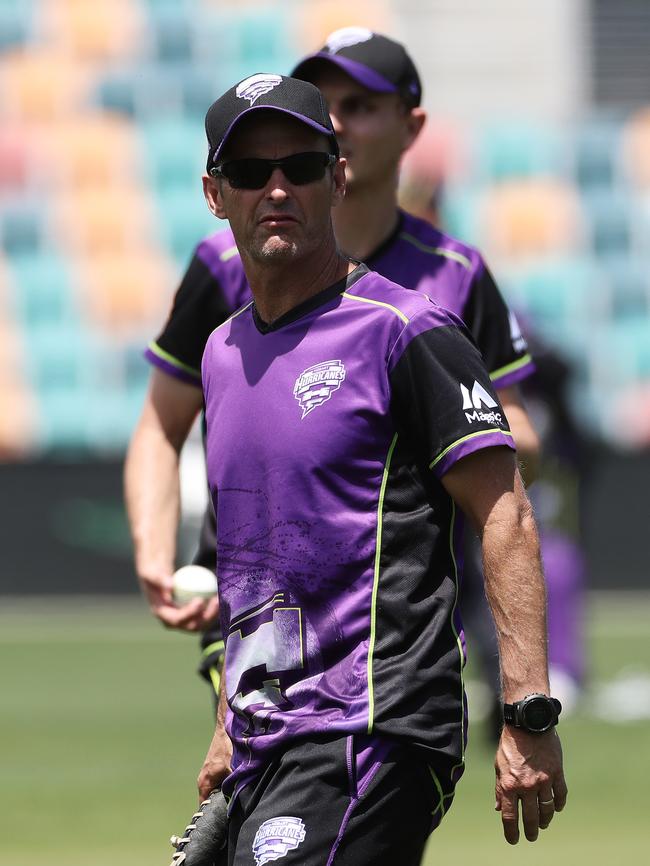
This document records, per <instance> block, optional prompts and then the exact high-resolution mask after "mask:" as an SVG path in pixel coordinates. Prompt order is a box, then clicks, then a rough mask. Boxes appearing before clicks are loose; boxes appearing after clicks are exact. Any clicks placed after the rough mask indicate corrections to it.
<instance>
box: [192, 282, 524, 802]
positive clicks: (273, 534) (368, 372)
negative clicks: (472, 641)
mask: <svg viewBox="0 0 650 866" xmlns="http://www.w3.org/2000/svg"><path fill="white" fill-rule="evenodd" d="M355 279H356V281H354V280H355ZM421 319H422V320H424V319H426V320H428V323H429V328H436V327H438V326H439V325H447V326H450V327H451V326H453V321H454V320H453V318H452V317H451V316H450V314H448V313H447V312H445V311H444V310H442V309H441V308H438V307H437V306H436V305H435V304H433V303H432V302H431V301H430V300H429V298H427V297H425V296H423V295H422V294H420V293H418V292H412V291H406V290H404V289H403V288H402V287H400V286H397V285H395V284H393V283H391V282H390V281H388V280H386V279H384V278H383V277H381V276H380V275H379V274H376V273H372V272H365V274H364V271H363V270H361V269H360V270H359V275H358V276H357V277H356V278H353V280H352V281H351V284H350V285H349V286H348V288H347V289H346V291H345V292H342V294H334V295H329V296H327V299H324V300H323V302H322V304H321V306H318V307H316V308H314V309H311V310H310V311H309V312H306V313H305V314H304V315H302V316H301V317H298V318H296V319H295V320H293V321H291V320H289V321H287V322H285V323H284V324H283V325H282V326H281V327H279V328H277V329H275V330H270V331H268V332H265V333H261V332H260V331H259V330H258V329H257V327H256V325H255V321H254V318H253V315H252V312H251V311H250V310H244V311H243V312H242V313H241V315H239V316H235V317H233V318H232V319H230V321H229V322H228V323H226V324H225V325H224V326H222V327H220V328H218V329H217V330H215V331H214V332H213V333H212V335H211V337H210V339H209V340H208V344H207V347H206V350H205V353H204V356H203V364H202V373H203V385H204V394H205V402H206V421H207V441H206V453H207V466H208V482H209V486H210V491H211V495H212V500H213V503H214V507H215V512H216V516H217V573H218V580H219V596H220V602H221V616H222V625H223V633H224V636H225V639H226V664H225V687H226V694H227V697H228V702H229V707H230V709H229V712H228V717H227V729H228V733H229V734H230V736H231V739H232V740H233V743H234V745H235V754H234V757H233V773H232V775H231V776H230V777H229V778H228V780H227V781H226V783H225V788H224V790H226V793H227V794H228V795H230V793H231V792H233V791H234V792H236V791H237V790H239V789H241V787H242V786H243V785H244V784H246V783H247V782H248V781H249V780H251V779H253V778H254V777H255V776H256V775H257V773H259V769H260V767H261V766H263V765H264V764H265V763H266V762H267V761H268V760H269V759H270V756H271V755H272V754H273V753H274V752H275V751H276V750H277V749H278V748H281V747H282V745H283V744H284V743H286V742H289V741H291V740H300V739H305V738H309V737H313V736H314V735H317V734H322V733H325V732H326V733H327V734H328V735H340V736H348V735H350V734H354V735H360V734H365V733H366V732H367V731H368V730H369V728H371V727H372V725H373V723H374V720H375V716H374V715H373V713H372V712H371V703H372V700H373V698H372V694H373V692H372V687H371V685H370V680H369V675H368V665H369V656H370V646H371V640H372V638H371V634H372V630H371V622H372V621H373V616H374V614H373V610H374V604H375V602H374V600H373V599H374V595H373V592H374V587H375V579H376V577H375V562H376V557H377V543H378V505H379V502H380V496H381V491H382V483H383V479H384V473H385V471H386V467H387V464H388V455H389V452H390V451H391V446H392V443H393V442H394V441H395V440H394V436H395V429H396V428H395V422H394V419H393V416H392V414H391V388H390V384H389V378H388V373H387V366H388V358H389V355H390V352H391V349H393V347H395V345H396V344H398V343H399V340H400V338H402V334H403V332H404V329H405V327H407V322H408V321H409V320H412V321H413V325H414V327H416V328H420V320H421ZM422 330H424V326H422ZM402 339H403V338H402ZM474 354H475V353H474V352H473V351H472V356H474ZM435 369H436V370H437V368H435ZM454 397H456V393H455V392H454ZM457 402H458V408H457V411H458V412H459V413H460V391H459V392H458V397H457ZM481 440H482V441H481ZM469 441H470V442H472V440H469ZM496 444H510V443H509V442H507V437H505V436H504V434H502V433H498V432H495V433H487V434H486V435H485V436H482V437H476V440H474V441H473V444H472V445H471V446H470V445H467V446H465V448H464V450H462V449H463V445H459V446H458V448H456V449H452V452H451V456H450V457H449V458H446V459H447V461H448V462H449V463H451V462H453V460H454V459H458V456H462V454H464V453H469V451H470V450H471V451H474V450H477V449H478V448H480V447H489V446H491V445H496ZM455 451H458V452H459V454H458V455H456V454H455V453H454V452H455ZM441 462H442V461H441ZM448 532H449V526H448V523H447V524H445V525H444V526H441V529H440V534H439V535H437V534H436V533H434V532H432V533H431V536H430V537H431V544H432V545H433V544H435V543H437V541H438V540H440V543H441V544H443V545H444V546H445V549H446V550H448V537H449V536H448ZM424 558H425V560H426V561H427V562H428V561H429V559H428V558H427V557H424ZM399 561H401V560H399ZM431 562H432V563H434V565H432V570H433V572H436V567H435V562H436V560H435V557H433V559H432V560H431ZM405 567H406V566H405ZM443 567H444V568H446V567H447V566H446V565H445V566H443ZM438 568H439V569H440V568H441V566H438ZM425 571H426V569H425ZM425 578H426V580H427V581H430V583H428V584H427V585H431V586H437V585H438V584H439V582H440V581H444V582H445V585H446V586H447V587H448V586H449V580H452V581H453V577H449V576H447V575H445V576H443V575H440V574H438V573H437V572H436V573H435V574H431V575H429V574H428V573H427V574H426V575H424V573H423V577H422V579H425ZM418 579H419V578H418ZM444 604H445V605H446V604H447V602H446V601H445V603H444ZM442 610H443V608H442V607H441V614H440V616H439V617H438V618H437V620H436V621H435V622H432V621H431V619H430V618H429V617H427V619H426V622H422V621H421V620H419V619H417V617H418V616H421V614H420V613H419V611H418V609H417V605H416V606H414V607H413V609H412V610H411V611H409V616H412V617H414V618H415V619H414V621H413V622H410V621H409V625H408V627H409V628H410V629H412V630H413V631H414V632H418V631H422V633H424V632H425V631H426V630H428V629H431V630H432V636H428V637H427V639H426V641H425V643H428V642H429V641H430V640H432V638H433V640H432V644H431V645H434V644H435V639H436V638H437V636H438V634H439V631H438V630H439V629H443V630H450V629H449V625H448V623H449V620H448V619H446V618H445V615H444V613H442ZM445 633H446V632H445ZM445 658H446V656H445ZM437 661H438V659H435V660H434V659H431V660H430V664H431V665H433V664H435V663H436V662H437ZM448 664H449V665H450V666H453V665H456V666H457V664H458V659H457V654H455V653H454V654H449V661H448ZM443 666H444V665H443ZM427 669H429V663H428V665H427ZM445 671H446V673H447V674H448V675H449V678H450V679H451V680H453V678H454V677H456V676H458V670H457V667H455V668H454V669H453V671H452V672H448V671H447V668H445ZM443 680H444V681H445V682H446V681H447V680H446V679H445V677H444V675H443ZM377 682H378V683H379V680H377ZM382 687H383V688H386V686H382ZM377 688H378V689H379V688H380V686H379V685H377ZM403 692H404V693H406V692H408V683H407V682H401V683H399V682H398V683H397V684H395V685H393V684H392V683H391V686H390V708H391V709H390V712H392V713H394V717H395V719H400V720H401V719H403V718H404V716H408V715H409V713H410V712H412V711H411V710H410V709H406V708H405V707H404V703H403V702H407V698H406V696H405V694H403ZM449 701H450V702H451V703H453V704H454V705H455V704H456V703H457V704H458V707H457V710H458V716H459V717H460V715H461V713H462V712H463V709H462V707H461V705H460V701H461V696H460V689H458V691H456V689H454V692H453V694H450V696H449ZM400 702H402V703H400ZM375 703H376V705H378V704H379V703H380V697H379V696H376V701H375ZM384 704H385V705H386V704H387V702H386V701H385V699H384ZM398 724H399V723H398V721H395V725H398ZM432 727H433V726H426V733H425V736H426V737H432V738H433V737H435V736H436V735H435V732H434V733H433V734H431V733H430V729H431V728H432ZM396 734H397V731H396ZM361 757H362V758H363V756H361Z"/></svg>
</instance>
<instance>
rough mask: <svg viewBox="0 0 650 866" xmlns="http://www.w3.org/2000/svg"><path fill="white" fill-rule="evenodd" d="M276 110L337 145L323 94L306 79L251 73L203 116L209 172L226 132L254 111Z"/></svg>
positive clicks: (217, 157) (230, 130) (334, 145)
mask: <svg viewBox="0 0 650 866" xmlns="http://www.w3.org/2000/svg"><path fill="white" fill-rule="evenodd" d="M261 110H264V111H269V110H271V111H279V112H282V113H283V114H288V115H290V116H291V117H295V118H296V120H300V121H302V122H303V123H306V124H307V125H308V126H311V127H312V128H313V129H315V130H317V131H318V132H321V133H322V134H323V135H325V136H327V138H328V139H329V141H330V148H331V150H332V153H334V154H335V155H336V156H338V155H339V146H338V142H337V140H336V135H335V134H334V129H333V128H332V121H331V120H330V116H329V113H328V111H327V106H326V105H325V100H324V99H323V94H322V93H321V92H320V90H318V88H317V87H314V85H313V84H310V83H309V82H308V81H299V80H298V79H296V78H286V77H285V76H283V75H275V74H272V73H269V72H259V73H257V74H256V75H250V76H248V78H245V79H244V80H243V81H240V82H239V84H235V86H234V87H231V88H230V90H227V91H226V92H225V93H224V94H223V96H220V97H219V99H217V100H216V102H213V103H212V105H211V106H210V108H209V109H208V113H207V114H206V116H205V132H206V135H207V137H208V146H209V148H210V150H209V153H208V165H207V170H208V173H209V171H210V169H211V168H212V167H213V166H214V164H215V163H216V162H217V161H218V160H219V156H220V154H221V152H222V150H223V147H224V145H225V143H226V141H227V140H228V136H229V135H230V134H231V132H232V131H233V129H234V128H235V127H236V126H237V124H238V123H239V121H240V120H241V119H242V118H243V117H246V116H247V115H249V114H250V113H251V112H253V111H261Z"/></svg>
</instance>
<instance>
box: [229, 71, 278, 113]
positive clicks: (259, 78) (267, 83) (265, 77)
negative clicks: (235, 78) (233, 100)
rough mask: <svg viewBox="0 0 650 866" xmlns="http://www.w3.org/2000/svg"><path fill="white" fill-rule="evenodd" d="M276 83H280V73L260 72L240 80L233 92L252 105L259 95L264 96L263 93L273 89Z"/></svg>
mask: <svg viewBox="0 0 650 866" xmlns="http://www.w3.org/2000/svg"><path fill="white" fill-rule="evenodd" d="M278 84H282V76H281V75H272V74H270V73H266V72H260V73H258V74H257V75H251V76H250V78H245V79H244V80H243V81H240V82H239V84H238V85H237V89H236V90H235V93H236V94H237V96H238V97H239V98H240V99H247V100H248V101H249V102H250V104H251V105H254V104H255V102H256V101H257V100H258V99H259V98H260V96H264V94H265V93H268V92H269V91H270V90H273V88H274V87H277V86H278Z"/></svg>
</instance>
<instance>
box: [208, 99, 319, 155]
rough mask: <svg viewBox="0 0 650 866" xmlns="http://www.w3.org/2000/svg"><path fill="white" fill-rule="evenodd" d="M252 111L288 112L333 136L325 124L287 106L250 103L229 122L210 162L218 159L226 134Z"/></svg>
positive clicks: (291, 115)
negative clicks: (248, 106)
mask: <svg viewBox="0 0 650 866" xmlns="http://www.w3.org/2000/svg"><path fill="white" fill-rule="evenodd" d="M253 111H278V112H280V113H281V114H288V115H289V116H290V117H295V119H296V120H299V121H300V122H301V123H306V124H307V126H311V128H312V129H315V130H316V131H317V132H322V134H323V135H325V136H326V137H327V138H329V139H331V140H333V138H334V136H333V134H332V130H331V129H327V127H325V126H321V124H320V123H317V122H316V121H315V120H312V119H311V118H310V117H305V115H304V114H298V112H297V111H289V110H288V109H287V108H278V106H277V105H252V106H251V107H250V108H247V109H246V110H245V111H242V113H241V114H238V115H237V117H236V118H235V119H234V120H233V122H232V123H231V124H230V126H229V127H228V129H227V130H226V131H225V133H224V136H223V138H222V139H221V144H220V145H219V147H218V148H217V150H216V151H215V153H214V157H213V158H212V162H217V161H218V159H219V154H220V153H221V151H222V150H223V148H224V145H225V144H226V141H227V140H228V136H229V135H230V134H231V133H232V131H233V130H234V129H235V128H236V127H237V125H238V124H239V122H240V121H241V119H242V118H243V117H246V116H247V115H248V114H250V113H251V112H253Z"/></svg>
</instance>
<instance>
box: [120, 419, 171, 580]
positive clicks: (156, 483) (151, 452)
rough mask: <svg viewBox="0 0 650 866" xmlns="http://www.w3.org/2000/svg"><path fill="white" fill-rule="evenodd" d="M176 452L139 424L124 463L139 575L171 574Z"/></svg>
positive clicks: (161, 436) (128, 506) (152, 430)
mask: <svg viewBox="0 0 650 866" xmlns="http://www.w3.org/2000/svg"><path fill="white" fill-rule="evenodd" d="M178 462H179V458H178V453H177V452H176V450H175V449H174V447H173V446H172V445H171V444H170V443H169V442H168V441H167V440H166V439H165V437H164V436H163V435H162V434H161V433H160V432H159V431H158V430H156V429H155V428H152V427H150V426H147V425H146V424H143V423H141V424H140V425H139V426H138V428H137V430H136V432H135V434H134V436H133V439H132V441H131V445H130V447H129V451H128V454H127V459H126V465H125V475H124V478H125V494H126V504H127V511H128V516H129V524H130V527H131V535H132V537H133V544H134V549H135V563H136V570H137V572H138V574H139V575H143V574H147V573H148V572H150V571H154V570H155V571H160V572H166V573H171V572H172V571H173V570H174V559H175V554H176V533H177V529H178V521H179V515H180V485H179V477H178Z"/></svg>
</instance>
